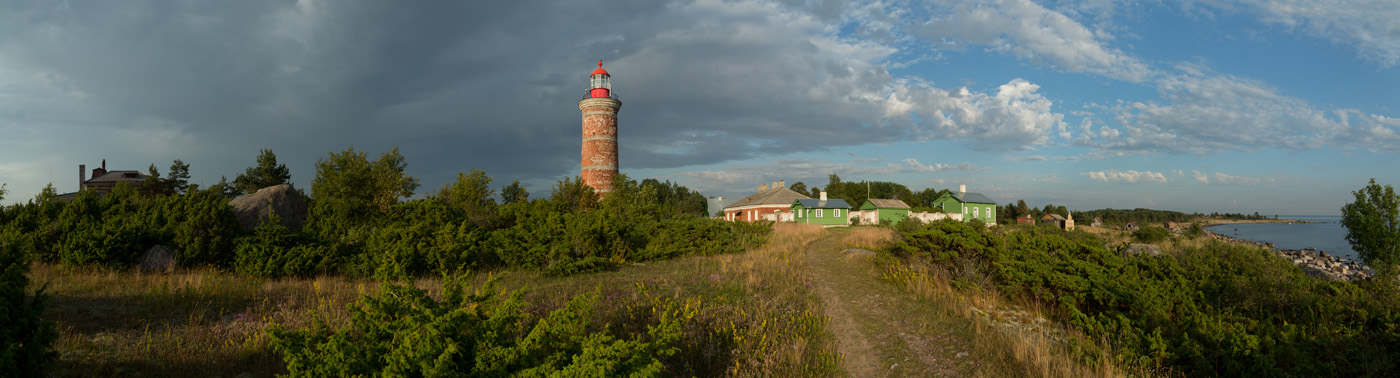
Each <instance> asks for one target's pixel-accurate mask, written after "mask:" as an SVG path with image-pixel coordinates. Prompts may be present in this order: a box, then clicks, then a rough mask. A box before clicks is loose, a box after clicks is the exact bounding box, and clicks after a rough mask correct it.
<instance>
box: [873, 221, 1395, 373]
mask: <svg viewBox="0 0 1400 378" xmlns="http://www.w3.org/2000/svg"><path fill="white" fill-rule="evenodd" d="M1167 237H1168V238H1169V239H1176V238H1187V237H1188V236H1177V235H1170V236H1167ZM1174 245H1178V246H1181V247H1177V248H1173V249H1171V250H1169V251H1167V252H1168V253H1165V254H1162V255H1158V256H1149V255H1130V254H1127V253H1125V252H1123V251H1120V250H1119V247H1116V246H1114V245H1112V244H1109V245H1105V243H1104V241H1103V239H1101V238H1099V237H1098V236H1096V235H1093V234H1089V233H1086V232H1082V231H1071V232H1065V231H1060V230H1057V229H1054V228H1050V227H1044V226H1013V227H999V228H997V229H996V230H991V231H989V230H985V229H983V228H981V227H975V226H972V225H970V224H967V223H962V222H952V221H947V222H937V223H933V224H930V225H927V226H912V225H911V226H901V230H900V233H899V236H898V238H897V241H896V242H894V243H892V244H891V245H890V246H889V247H888V248H886V249H885V250H884V252H885V253H887V254H889V255H890V256H892V257H893V258H895V260H894V262H893V263H891V264H890V267H889V268H888V269H890V270H891V272H904V273H900V274H892V277H895V279H896V280H897V281H898V280H907V278H905V277H911V276H920V275H930V276H935V277H940V278H941V279H943V280H946V281H947V282H950V283H951V286H953V287H956V288H959V290H963V291H972V292H979V291H994V292H997V293H1000V294H1001V295H1006V296H1009V297H1011V298H1015V299H1018V300H1025V301H1028V302H1031V303H1035V304H1037V305H1038V306H1040V307H1041V308H1043V309H1045V312H1046V313H1048V314H1049V316H1050V317H1052V318H1053V319H1055V320H1057V321H1058V322H1061V323H1063V324H1066V325H1068V326H1069V327H1071V328H1072V329H1073V330H1075V332H1078V333H1081V334H1083V335H1084V336H1085V338H1086V340H1090V342H1083V341H1081V342H1069V343H1068V344H1067V345H1066V346H1065V347H1066V348H1068V349H1070V350H1071V351H1072V352H1073V353H1076V354H1078V355H1081V356H1082V358H1083V359H1084V360H1086V361H1095V360H1098V359H1099V357H1098V356H1100V355H1102V353H1103V351H1104V349H1103V348H1108V349H1110V350H1112V351H1113V356H1114V357H1113V358H1112V363H1114V364H1117V365H1118V366H1121V367H1123V368H1125V369H1146V370H1151V371H1160V372H1163V373H1166V374H1168V375H1175V374H1182V375H1186V376H1202V375H1216V376H1220V375H1223V376H1241V375H1250V376H1290V375H1291V376H1393V375H1394V374H1395V373H1396V372H1397V371H1400V359H1397V356H1400V348H1397V346H1398V345H1400V331H1397V329H1400V327H1397V324H1400V300H1397V298H1396V297H1395V296H1394V288H1393V287H1386V286H1385V285H1383V284H1380V283H1378V282H1371V281H1366V282H1327V281H1322V280H1316V279H1311V278H1309V277H1307V276H1306V275H1304V274H1303V272H1301V271H1300V270H1299V269H1298V268H1297V267H1294V266H1293V265H1291V264H1290V263H1288V262H1286V261H1284V260H1282V259H1279V258H1276V257H1274V256H1273V255H1272V254H1270V252H1268V251H1267V250H1264V249H1261V248H1257V247H1248V246H1241V245H1235V244H1229V243H1224V242H1218V241H1204V242H1201V243H1199V245H1200V246H1199V247H1195V246H1191V244H1190V243H1179V242H1178V243H1174ZM910 271H912V272H914V273H909V272H910ZM1092 340H1103V341H1104V342H1105V345H1103V346H1100V345H1098V344H1096V343H1094V342H1092Z"/></svg>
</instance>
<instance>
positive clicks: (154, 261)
mask: <svg viewBox="0 0 1400 378" xmlns="http://www.w3.org/2000/svg"><path fill="white" fill-rule="evenodd" d="M140 267H141V271H143V272H161V273H170V272H173V271H175V251H172V250H170V247H166V246H163V245H157V246H154V247H151V249H147V250H146V253H144V254H142V255H141V265H140Z"/></svg>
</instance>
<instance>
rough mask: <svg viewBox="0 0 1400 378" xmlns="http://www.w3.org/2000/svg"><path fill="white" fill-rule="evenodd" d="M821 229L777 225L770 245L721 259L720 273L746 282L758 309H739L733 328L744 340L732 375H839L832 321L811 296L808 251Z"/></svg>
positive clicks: (737, 336)
mask: <svg viewBox="0 0 1400 378" xmlns="http://www.w3.org/2000/svg"><path fill="white" fill-rule="evenodd" d="M826 232H827V231H826V229H824V228H822V227H821V226H819V225H810V224H793V223H779V224H776V225H774V226H773V232H772V233H771V234H770V236H769V242H768V245H766V246H764V247H762V248H758V249H754V250H751V251H748V252H747V253H744V254H742V255H732V256H721V257H720V258H719V273H720V274H721V275H722V276H724V277H732V278H731V279H733V280H735V281H736V282H739V283H742V285H743V288H744V291H745V293H747V294H749V295H754V296H756V297H755V298H756V299H758V301H757V302H758V303H756V304H757V306H755V307H753V308H751V309H749V310H741V311H740V314H739V316H738V318H739V319H738V320H739V321H743V322H746V323H748V324H749V325H750V326H749V327H744V328H743V329H739V328H740V327H734V329H733V330H732V332H734V333H735V334H736V339H737V340H740V345H739V349H740V350H741V353H738V356H740V358H739V359H738V360H737V361H735V363H734V368H733V370H731V371H730V375H732V376H744V377H750V376H773V377H799V376H800V377H820V376H831V375H834V374H837V373H838V371H839V361H838V360H837V358H838V357H837V355H836V353H835V352H834V351H835V350H836V348H835V342H834V338H833V337H832V336H831V335H830V334H829V333H828V332H827V330H826V329H827V323H828V322H829V319H828V318H827V317H826V316H824V315H821V314H822V311H821V303H820V302H819V301H818V300H817V299H816V297H815V296H814V295H813V294H812V293H811V291H810V289H809V288H810V284H809V282H807V280H808V279H809V277H808V275H807V260H806V257H805V248H806V245H807V243H810V242H812V241H813V240H816V239H819V238H821V237H822V236H823V235H825V234H826Z"/></svg>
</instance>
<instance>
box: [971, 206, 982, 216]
mask: <svg viewBox="0 0 1400 378" xmlns="http://www.w3.org/2000/svg"><path fill="white" fill-rule="evenodd" d="M978 210H982V208H978V207H974V208H972V217H973V218H980V217H981V215H979V214H977V211H978Z"/></svg>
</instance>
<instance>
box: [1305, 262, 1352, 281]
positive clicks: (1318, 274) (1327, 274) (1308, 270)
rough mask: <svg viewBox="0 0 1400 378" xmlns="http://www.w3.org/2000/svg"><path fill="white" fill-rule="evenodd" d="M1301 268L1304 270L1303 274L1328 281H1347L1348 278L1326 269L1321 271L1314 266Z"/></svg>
mask: <svg viewBox="0 0 1400 378" xmlns="http://www.w3.org/2000/svg"><path fill="white" fill-rule="evenodd" d="M1301 268H1302V269H1303V273H1305V274H1307V275H1308V277H1313V278H1320V279H1324V280H1328V281H1345V280H1346V276H1343V275H1341V274H1337V273H1334V272H1332V271H1329V270H1326V269H1321V268H1318V267H1315V266H1312V265H1303V266H1302V267H1301Z"/></svg>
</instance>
